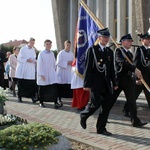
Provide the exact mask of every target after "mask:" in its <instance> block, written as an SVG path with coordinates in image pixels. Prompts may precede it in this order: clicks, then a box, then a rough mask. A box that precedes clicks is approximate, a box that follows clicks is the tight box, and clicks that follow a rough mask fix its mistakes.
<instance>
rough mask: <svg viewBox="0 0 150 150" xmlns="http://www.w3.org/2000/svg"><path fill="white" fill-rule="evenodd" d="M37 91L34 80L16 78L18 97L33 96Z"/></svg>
mask: <svg viewBox="0 0 150 150" xmlns="http://www.w3.org/2000/svg"><path fill="white" fill-rule="evenodd" d="M37 92H38V86H37V84H36V80H28V79H18V97H19V98H21V97H27V98H35V97H36V94H37Z"/></svg>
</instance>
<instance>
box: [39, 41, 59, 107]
mask: <svg viewBox="0 0 150 150" xmlns="http://www.w3.org/2000/svg"><path fill="white" fill-rule="evenodd" d="M44 46H45V50H43V51H41V52H40V53H39V55H38V59H37V84H38V85H39V99H40V104H39V106H40V107H45V106H44V103H43V102H55V108H56V107H58V106H57V83H58V80H57V74H56V65H55V56H54V53H53V52H52V51H51V47H52V42H51V41H50V40H45V42H44Z"/></svg>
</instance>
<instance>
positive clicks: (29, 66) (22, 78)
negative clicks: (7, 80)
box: [16, 38, 37, 103]
mask: <svg viewBox="0 0 150 150" xmlns="http://www.w3.org/2000/svg"><path fill="white" fill-rule="evenodd" d="M34 43H35V39H34V38H30V40H29V43H28V45H26V46H24V47H22V48H21V49H20V52H19V54H18V57H17V67H16V78H18V102H22V97H27V98H31V99H32V102H33V103H35V102H36V101H35V94H36V92H37V85H36V80H35V67H36V53H35V49H34V48H33V46H34Z"/></svg>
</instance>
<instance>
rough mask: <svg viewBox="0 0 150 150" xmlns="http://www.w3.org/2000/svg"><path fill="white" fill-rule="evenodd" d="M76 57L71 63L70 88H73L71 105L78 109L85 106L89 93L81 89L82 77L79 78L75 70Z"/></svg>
mask: <svg viewBox="0 0 150 150" xmlns="http://www.w3.org/2000/svg"><path fill="white" fill-rule="evenodd" d="M76 67H77V66H76V59H75V61H74V62H73V64H72V79H71V89H73V100H72V107H76V108H77V109H79V110H82V109H83V108H85V106H86V105H87V103H88V101H89V97H90V93H89V91H85V90H84V89H83V78H81V77H80V76H79V75H78V74H77V72H76Z"/></svg>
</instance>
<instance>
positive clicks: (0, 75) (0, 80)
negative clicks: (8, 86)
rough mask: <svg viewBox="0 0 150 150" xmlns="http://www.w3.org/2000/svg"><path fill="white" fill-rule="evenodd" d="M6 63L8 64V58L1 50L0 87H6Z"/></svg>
mask: <svg viewBox="0 0 150 150" xmlns="http://www.w3.org/2000/svg"><path fill="white" fill-rule="evenodd" d="M4 62H6V58H5V55H4V53H2V52H1V50H0V86H1V87H4V72H5V69H4Z"/></svg>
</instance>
